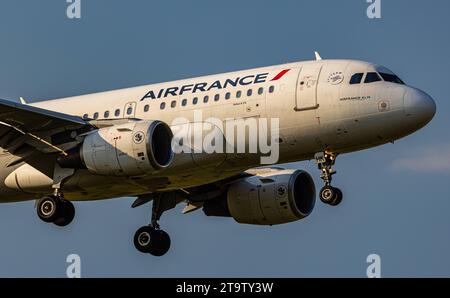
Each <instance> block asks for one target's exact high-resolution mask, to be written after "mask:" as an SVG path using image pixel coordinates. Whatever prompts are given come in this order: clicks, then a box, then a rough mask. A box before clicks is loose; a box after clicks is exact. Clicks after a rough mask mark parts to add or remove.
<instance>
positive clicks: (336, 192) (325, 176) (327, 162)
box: [314, 152, 343, 206]
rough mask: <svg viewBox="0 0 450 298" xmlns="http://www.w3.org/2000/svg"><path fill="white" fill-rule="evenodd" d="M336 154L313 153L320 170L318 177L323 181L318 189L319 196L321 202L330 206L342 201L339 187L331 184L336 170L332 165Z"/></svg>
mask: <svg viewBox="0 0 450 298" xmlns="http://www.w3.org/2000/svg"><path fill="white" fill-rule="evenodd" d="M336 157H337V155H336V154H334V153H332V152H319V153H316V154H315V155H314V159H315V160H316V163H317V166H318V168H319V170H321V171H322V174H321V175H320V178H322V180H323V182H324V184H325V185H324V187H322V189H321V190H320V193H319V197H320V200H321V201H322V202H324V203H325V204H328V205H331V206H337V205H339V204H340V203H341V202H342V198H343V195H342V191H341V190H340V189H339V188H336V187H333V186H331V179H332V176H333V175H334V174H336V171H335V170H333V165H334V163H335V161H336Z"/></svg>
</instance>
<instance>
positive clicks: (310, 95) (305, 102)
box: [295, 63, 322, 111]
mask: <svg viewBox="0 0 450 298" xmlns="http://www.w3.org/2000/svg"><path fill="white" fill-rule="evenodd" d="M321 70H322V65H319V64H317V63H314V64H311V65H305V66H303V67H302V69H301V70H300V73H299V76H298V80H297V90H296V96H295V100H296V103H295V110H296V111H303V110H311V109H316V108H317V107H318V106H319V105H318V103H317V86H318V84H319V76H320V71H321Z"/></svg>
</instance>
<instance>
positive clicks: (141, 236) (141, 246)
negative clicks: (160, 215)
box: [134, 226, 155, 253]
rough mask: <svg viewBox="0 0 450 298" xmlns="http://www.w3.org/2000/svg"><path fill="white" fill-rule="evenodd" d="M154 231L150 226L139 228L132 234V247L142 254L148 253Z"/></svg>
mask: <svg viewBox="0 0 450 298" xmlns="http://www.w3.org/2000/svg"><path fill="white" fill-rule="evenodd" d="M154 230H155V229H153V228H152V227H150V226H143V227H141V228H139V229H138V230H137V231H136V233H135V234H134V246H135V247H136V249H137V250H139V251H140V252H142V253H149V252H150V248H151V244H152V243H151V238H152V236H151V235H152V233H153V231H154Z"/></svg>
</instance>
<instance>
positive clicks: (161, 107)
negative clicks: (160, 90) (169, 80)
mask: <svg viewBox="0 0 450 298" xmlns="http://www.w3.org/2000/svg"><path fill="white" fill-rule="evenodd" d="M159 108H160V109H161V110H164V109H165V108H166V103H165V102H162V103H161V104H160V105H159Z"/></svg>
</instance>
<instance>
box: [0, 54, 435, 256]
mask: <svg viewBox="0 0 450 298" xmlns="http://www.w3.org/2000/svg"><path fill="white" fill-rule="evenodd" d="M435 111H436V105H435V103H434V101H433V99H432V98H431V97H430V96H429V95H427V94H426V93H425V92H423V91H421V90H419V89H417V88H414V87H412V86H408V85H406V84H405V83H404V82H403V81H402V80H401V79H400V78H399V77H398V76H397V75H395V74H394V73H393V72H392V71H390V70H388V69H387V68H385V67H382V66H379V65H375V64H372V63H367V62H363V61H355V60H322V59H321V58H320V56H319V55H318V54H316V60H313V61H306V62H297V63H289V64H284V65H276V66H270V67H263V68H256V69H250V70H244V71H237V72H231V73H225V74H219V75H211V76H204V77H198V78H193V79H187V80H180V81H174V82H168V83H162V84H153V85H147V86H141V87H133V88H128V89H121V90H115V91H109V92H101V93H95V94H89V95H82V96H75V97H69V98H62V99H55V100H47V101H39V102H34V103H27V102H26V101H25V100H24V99H22V98H21V99H20V103H18V102H17V103H16V102H12V101H8V100H0V147H1V153H0V164H1V167H0V169H1V170H0V202H5V203H6V202H19V201H25V200H36V209H37V215H38V217H39V218H40V219H41V220H42V221H44V222H47V223H53V224H55V225H57V226H61V227H62V226H67V225H68V224H69V223H70V222H71V221H72V220H73V218H74V215H75V208H74V205H73V202H74V201H92V200H104V199H111V198H117V197H134V198H135V201H134V203H133V204H132V207H133V208H134V207H138V206H141V205H144V204H146V203H149V202H152V208H151V220H150V223H149V224H148V225H145V226H143V227H141V228H139V229H138V230H137V232H136V233H135V235H134V245H135V247H136V249H137V250H139V251H140V252H142V253H149V254H151V255H154V256H162V255H164V254H165V253H166V252H167V251H168V250H169V248H170V238H169V235H168V234H167V233H166V232H164V231H163V230H162V229H161V227H160V226H159V224H158V221H159V219H160V217H161V215H162V214H163V212H165V211H167V210H170V209H172V208H174V207H175V206H176V205H177V204H180V203H182V204H185V208H184V209H183V213H189V212H192V211H195V210H198V209H201V210H202V211H203V212H204V213H205V214H206V215H207V216H226V217H231V218H233V219H234V220H235V221H237V222H238V223H243V224H254V225H274V224H283V223H288V222H293V221H296V220H300V219H303V218H306V217H307V216H308V215H309V214H310V213H311V212H312V211H313V208H314V205H315V199H316V187H315V185H314V182H313V179H312V178H311V176H310V174H309V173H307V172H305V171H303V170H299V169H289V168H283V167H281V166H267V165H265V164H264V163H262V162H261V161H262V157H264V156H266V155H267V152H265V153H262V152H256V153H255V152H251V153H249V152H246V151H245V150H244V152H238V151H239V150H234V151H233V150H232V151H227V152H222V153H220V152H216V153H214V152H213V153H208V152H203V151H202V150H200V151H199V150H192V151H191V152H189V150H185V151H181V152H175V150H174V148H173V147H174V146H173V143H174V142H173V140H174V138H175V137H174V136H175V134H177V132H178V131H179V130H180V127H181V126H180V125H182V126H183V125H184V126H186V125H187V135H188V136H189V137H190V136H191V135H192V134H195V132H197V131H198V130H201V131H203V130H204V131H205V132H210V131H211V129H212V128H218V129H219V132H220V133H222V134H223V137H224V138H227V139H229V138H228V135H229V134H232V133H234V130H233V131H225V130H223V127H224V126H222V125H220V123H218V122H217V121H214V123H210V125H202V124H205V123H207V122H208V121H209V120H208V119H216V120H217V119H219V122H222V124H225V122H227V121H229V120H230V119H244V121H243V123H244V125H245V123H247V122H248V121H250V120H252V119H253V120H256V119H258V120H259V119H278V126H277V129H274V128H273V127H271V128H270V129H268V130H267V131H269V133H268V134H269V135H270V136H269V137H270V138H271V139H270V142H269V143H271V142H273V143H274V144H276V145H277V148H278V156H277V160H276V163H278V164H282V163H288V162H295V161H302V160H313V161H315V162H316V163H317V166H318V168H319V170H320V173H321V176H320V177H321V179H322V180H323V187H322V188H321V189H320V190H319V191H318V197H319V198H320V200H321V201H322V202H323V203H325V204H328V205H330V206H337V205H338V204H339V203H340V202H341V201H342V197H343V195H342V191H341V190H339V189H338V188H336V187H334V186H332V183H331V182H332V176H333V174H335V170H334V165H335V162H336V157H337V156H338V155H340V154H344V153H350V152H354V151H358V150H364V149H367V148H372V147H375V146H379V145H382V144H386V143H393V142H394V141H395V140H398V139H400V138H402V137H405V136H407V135H409V134H411V133H413V132H415V131H417V130H418V129H420V128H422V127H424V126H425V125H426V124H427V123H428V122H429V121H431V119H432V118H433V116H434V114H435ZM195 112H201V113H202V118H201V119H200V120H199V119H195ZM176 119H184V120H183V121H184V122H183V121H181V122H183V123H177V122H176V121H174V120H176ZM221 126H222V128H220V127H221ZM199 127H200V128H199ZM211 127H212V128H211ZM205 135H207V134H205ZM232 138H233V137H231V139H232ZM245 142H246V144H244V145H245V146H249V145H250V138H249V137H246V138H245ZM188 146H193V147H195V146H194V145H191V144H188ZM234 146H238V145H237V144H235V145H234ZM246 148H247V147H246ZM196 149H198V148H196Z"/></svg>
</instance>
